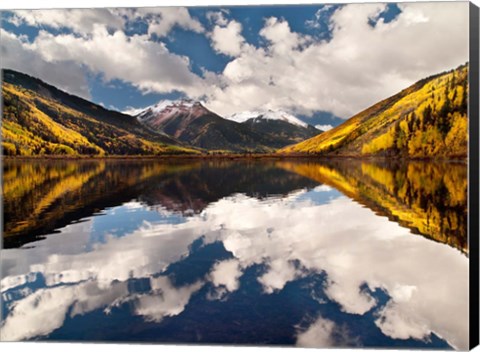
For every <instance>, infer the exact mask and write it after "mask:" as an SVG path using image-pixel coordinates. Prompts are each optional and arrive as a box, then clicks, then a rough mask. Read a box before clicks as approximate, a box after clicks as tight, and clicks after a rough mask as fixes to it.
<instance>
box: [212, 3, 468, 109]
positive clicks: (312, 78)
mask: <svg viewBox="0 0 480 352" xmlns="http://www.w3.org/2000/svg"><path fill="white" fill-rule="evenodd" d="M385 6H386V5H385V4H378V3H375V4H351V5H346V6H343V7H341V8H339V9H337V10H336V11H335V12H334V13H333V15H332V16H331V22H330V27H331V28H332V30H333V32H332V39H331V40H330V41H326V40H313V39H312V38H310V37H307V36H304V35H302V34H299V33H295V32H293V31H292V30H291V28H290V27H289V25H288V23H287V22H286V21H281V20H278V19H275V18H270V19H268V20H267V21H266V23H265V26H264V28H263V29H262V30H261V31H260V34H261V35H262V36H263V37H264V38H265V39H266V40H267V41H268V45H267V46H266V47H265V48H253V47H251V46H248V47H247V48H244V49H243V50H242V51H241V53H239V56H238V57H235V58H234V59H233V60H232V61H230V62H229V63H228V65H227V66H226V67H225V69H224V71H223V75H222V77H221V82H222V88H218V89H216V90H213V91H211V92H210V94H209V99H208V104H209V105H208V106H209V107H211V108H212V109H213V110H214V111H217V112H219V113H221V114H225V115H228V114H232V113H234V112H238V111H244V110H251V109H258V108H260V107H262V108H263V107H267V108H271V109H282V110H287V111H289V112H294V113H301V114H306V115H309V114H312V113H313V112H314V111H320V110H323V111H329V112H333V113H334V114H336V115H337V116H341V117H344V118H348V117H350V116H351V115H353V114H355V113H357V112H359V111H361V110H363V109H365V108H367V107H368V106H370V105H372V104H374V103H376V102H378V101H380V100H381V99H383V98H386V97H388V96H390V95H392V94H395V93H397V92H399V91H400V90H402V89H403V88H406V87H407V86H409V85H410V84H412V83H414V82H416V81H417V80H419V79H421V78H424V77H426V76H429V75H431V74H435V73H438V72H441V71H444V70H448V69H451V68H454V67H456V66H458V65H460V64H462V63H464V62H466V61H467V60H468V4H466V3H462V2H450V3H435V2H431V3H404V4H400V5H399V6H400V8H401V10H402V13H400V14H399V16H398V17H397V18H396V19H395V20H393V21H391V22H389V23H384V21H383V20H382V19H380V20H379V21H378V22H377V24H376V26H375V28H372V27H371V26H370V25H369V24H368V20H369V19H371V18H376V17H378V14H379V13H380V12H381V11H382V10H383V9H384V8H385ZM236 53H238V51H236Z"/></svg>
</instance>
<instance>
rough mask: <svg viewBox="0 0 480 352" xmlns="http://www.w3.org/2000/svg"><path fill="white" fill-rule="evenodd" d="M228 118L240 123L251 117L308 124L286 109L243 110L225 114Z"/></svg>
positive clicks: (304, 125) (302, 125)
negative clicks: (228, 114)
mask: <svg viewBox="0 0 480 352" xmlns="http://www.w3.org/2000/svg"><path fill="white" fill-rule="evenodd" d="M225 118H226V119H227V120H232V121H235V122H238V123H242V122H245V121H247V120H250V119H258V120H262V119H263V120H280V121H285V122H288V123H291V124H293V125H297V126H301V127H307V126H308V124H307V123H305V122H303V121H302V120H300V119H298V118H296V117H295V116H293V115H292V114H289V113H288V112H285V111H280V110H277V111H273V110H267V111H243V112H239V113H235V114H232V115H230V116H225Z"/></svg>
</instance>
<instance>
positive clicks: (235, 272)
mask: <svg viewBox="0 0 480 352" xmlns="http://www.w3.org/2000/svg"><path fill="white" fill-rule="evenodd" d="M241 275H242V272H241V270H240V265H239V263H238V261H237V260H235V259H229V260H224V261H221V262H219V263H216V264H215V265H214V267H213V269H212V272H211V273H210V276H211V279H212V283H213V285H214V286H217V287H218V286H225V288H226V289H227V290H228V291H229V292H233V291H236V290H237V289H238V287H239V282H238V279H239V278H240V276H241Z"/></svg>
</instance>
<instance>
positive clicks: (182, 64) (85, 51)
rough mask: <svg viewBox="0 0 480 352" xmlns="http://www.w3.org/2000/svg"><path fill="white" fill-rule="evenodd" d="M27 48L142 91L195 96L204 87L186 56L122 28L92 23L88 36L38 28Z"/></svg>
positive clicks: (42, 55)
mask: <svg viewBox="0 0 480 352" xmlns="http://www.w3.org/2000/svg"><path fill="white" fill-rule="evenodd" d="M29 48H30V49H31V50H33V51H35V52H36V53H38V54H39V55H41V57H42V58H43V59H44V60H45V61H48V62H51V63H62V62H69V61H72V62H76V63H78V64H81V65H84V66H86V67H88V68H89V69H90V71H92V72H94V73H98V74H102V75H103V76H104V78H105V80H107V81H109V80H112V79H120V80H123V81H125V82H130V83H131V84H133V85H134V86H136V87H137V88H138V89H140V90H142V91H146V92H149V91H158V92H171V91H174V90H179V91H183V92H186V93H188V94H189V95H192V96H197V95H201V94H202V93H203V91H204V89H205V85H204V82H203V80H202V79H201V78H200V77H198V76H196V75H195V74H193V73H192V72H191V71H190V69H189V65H190V62H189V59H188V58H187V57H185V56H179V55H175V54H172V53H170V52H169V51H168V49H167V48H166V47H165V45H164V44H162V43H157V42H153V41H150V40H149V38H148V35H134V36H130V37H129V36H127V35H125V33H124V32H122V31H115V32H113V33H109V32H108V31H107V29H106V28H105V27H103V26H95V27H94V29H93V31H92V33H91V35H90V36H88V37H78V36H75V35H74V34H61V35H56V36H55V35H53V34H51V33H49V32H46V31H43V30H42V31H40V32H39V34H38V36H37V37H36V38H35V40H34V42H33V43H32V44H31V45H29Z"/></svg>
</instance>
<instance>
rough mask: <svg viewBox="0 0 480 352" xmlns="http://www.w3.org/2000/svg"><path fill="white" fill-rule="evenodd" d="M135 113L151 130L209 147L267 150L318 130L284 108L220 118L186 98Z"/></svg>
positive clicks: (194, 144)
mask: <svg viewBox="0 0 480 352" xmlns="http://www.w3.org/2000/svg"><path fill="white" fill-rule="evenodd" d="M135 116H136V118H137V119H138V121H139V122H140V123H142V124H143V125H145V126H148V127H149V128H150V129H152V130H155V131H157V132H162V133H166V134H168V135H170V136H172V137H175V138H177V139H179V140H180V141H182V142H186V143H189V144H190V145H192V146H196V147H200V148H204V149H209V150H231V151H263V152H268V151H272V150H273V149H276V148H281V147H284V146H286V145H289V144H293V143H297V142H299V141H302V140H305V139H307V138H310V137H313V136H315V135H317V134H318V133H321V131H320V130H318V129H316V128H315V127H313V126H310V125H308V124H307V123H305V122H303V121H301V120H300V119H298V118H296V117H295V116H293V115H291V114H289V113H286V112H284V111H272V110H267V111H247V112H242V113H238V114H233V115H231V116H229V117H228V118H223V117H221V116H219V115H217V114H215V113H214V112H212V111H210V110H209V109H207V108H206V107H205V105H203V104H202V103H201V102H200V101H195V100H190V99H181V100H164V101H160V102H158V103H157V104H155V105H152V106H149V107H147V108H145V109H143V110H141V111H140V112H139V113H138V114H137V115H135Z"/></svg>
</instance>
